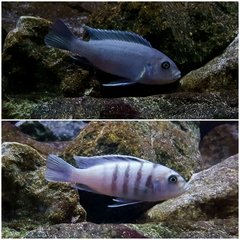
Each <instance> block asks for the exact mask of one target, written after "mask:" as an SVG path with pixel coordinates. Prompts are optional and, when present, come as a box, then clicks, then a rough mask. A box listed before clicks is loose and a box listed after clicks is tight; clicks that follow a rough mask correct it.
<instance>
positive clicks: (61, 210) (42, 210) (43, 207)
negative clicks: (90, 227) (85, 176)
mask: <svg viewBox="0 0 240 240" xmlns="http://www.w3.org/2000/svg"><path fill="white" fill-rule="evenodd" d="M44 172H45V158H44V157H43V156H42V155H40V154H39V153H38V151H36V150H35V149H33V148H32V147H30V146H28V145H24V144H20V143H16V142H15V143H14V142H12V143H11V142H4V143H3V144H2V204H3V206H4V209H3V213H2V220H3V222H4V226H6V227H10V228H14V229H21V231H24V229H25V228H26V227H29V226H28V224H26V223H27V222H28V221H29V220H28V219H29V218H30V219H31V220H32V221H33V223H35V225H40V224H43V223H60V222H78V221H80V222H81V221H84V219H85V211H84V210H83V209H82V208H81V207H80V205H79V199H78V194H77V193H76V191H74V190H71V189H69V186H68V185H67V184H54V183H51V184H50V183H49V184H48V183H47V182H46V180H45V179H44ZM24 224H25V225H26V226H25V225H24ZM25 230H26V229H25Z"/></svg>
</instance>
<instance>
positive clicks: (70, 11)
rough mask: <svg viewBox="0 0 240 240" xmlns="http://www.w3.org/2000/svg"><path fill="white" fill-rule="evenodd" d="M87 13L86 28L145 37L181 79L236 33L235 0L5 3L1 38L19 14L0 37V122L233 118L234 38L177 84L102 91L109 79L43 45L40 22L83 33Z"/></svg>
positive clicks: (43, 30)
mask: <svg viewBox="0 0 240 240" xmlns="http://www.w3.org/2000/svg"><path fill="white" fill-rule="evenodd" d="M53 9H54V11H53ZM49 12H51V14H49ZM52 12H54V13H52ZM90 12H91V13H92V15H91V16H90V19H89V25H91V26H93V27H102V28H104V27H105V28H109V29H110V28H114V29H122V30H131V31H134V32H137V33H139V34H141V35H143V36H144V37H146V38H147V39H148V40H149V41H150V42H151V43H152V45H153V47H155V48H157V49H160V50H161V51H163V52H164V53H166V54H167V55H169V56H170V57H171V58H173V59H174V61H176V62H177V63H178V64H179V66H180V68H181V71H182V73H183V75H185V74H186V73H188V72H189V71H191V70H193V69H197V68H199V67H201V66H203V65H204V64H206V63H207V62H209V61H210V60H211V59H214V58H215V57H216V56H219V55H220V54H222V52H223V51H224V49H226V47H227V46H228V45H229V44H230V43H231V42H232V41H233V40H234V38H235V37H236V35H237V30H238V21H237V18H238V12H237V3H235V2H229V3H227V2H226V3H225V2H223V3H175V2H169V3H160V2H159V3H149V2H148V3H142V2H141V3H135V2H129V3H126V2H123V3H95V4H94V3H56V5H55V4H52V3H43V4H39V3H33V2H32V3H4V4H3V25H4V26H3V29H4V31H3V33H4V35H6V33H7V32H8V31H9V29H11V27H10V26H13V22H14V23H15V22H16V20H17V19H18V18H19V17H20V18H19V20H18V23H17V26H16V28H15V29H14V30H11V31H10V32H8V34H7V36H6V38H5V37H4V38H5V41H4V47H3V56H2V62H3V77H2V89H3V104H2V109H3V118H4V119H30V118H31V119H32V118H37V119H43V118H48V119H59V118H61V119H65V118H68V119H70V118H71V119H72V118H76V119H79V118H80V119H87V118H90V119H94V118H97V119H99V118H104V119H106V118H107V119H116V118H117V119H126V118H133V119H140V118H146V119H150V118H151V119H152V118H153V119H155V118H160V119H162V118H164V119H204V118H207V119H213V118H214V119H218V118H221V119H229V118H231V119H233V118H234V119H237V118H238V98H237V97H238V90H237V87H236V84H237V77H236V76H237V75H236V73H237V70H236V69H237V68H236V65H237V64H236V62H237V61H236V58H237V57H236V53H235V52H234V55H233V56H234V58H232V57H229V56H231V53H232V52H233V51H234V49H236V46H235V45H236V44H237V43H236V41H234V42H233V44H231V45H230V46H229V47H228V48H227V50H226V51H225V53H224V54H223V55H222V56H221V58H215V59H214V60H212V61H210V63H211V64H210V63H209V64H207V65H205V66H204V67H202V68H201V69H198V70H196V71H197V72H196V71H192V72H191V73H189V74H188V75H187V76H185V77H184V78H183V80H182V81H181V82H180V83H179V82H176V83H174V84H169V85H166V86H144V85H141V84H138V85H137V84H136V85H135V86H129V87H123V88H104V87H102V86H101V83H102V82H107V81H109V75H106V74H103V73H99V71H96V72H97V74H94V73H95V71H93V70H92V69H91V70H90V71H89V69H86V68H85V69H84V68H82V67H80V66H79V63H77V62H76V61H74V60H72V59H71V57H70V56H71V54H69V53H66V52H65V51H61V50H58V49H54V48H50V47H47V46H46V45H45V44H44V41H43V39H44V36H45V35H46V34H47V32H48V29H49V26H50V24H51V22H50V21H48V20H46V19H49V20H55V19H56V18H62V19H64V21H65V22H66V23H67V24H68V25H69V26H70V28H71V30H72V31H73V32H74V33H77V36H82V34H83V31H82V28H81V27H80V25H81V24H82V23H87V21H88V19H87V18H88V16H89V13H90ZM176 13H177V14H176ZM31 14H32V15H33V16H39V17H29V15H31ZM24 15H25V16H24ZM26 15H28V17H27V16H26ZM8 16H10V18H9V19H8ZM74 16H78V17H74ZM79 16H80V17H79ZM99 16H100V17H99ZM45 18H46V19H45ZM119 19H121V21H119ZM149 23H151V24H149ZM220 59H221V61H220ZM223 59H224V61H223ZM207 66H208V67H207ZM216 67H218V70H216V69H215V68H216ZM206 68H207V70H209V71H208V75H206V74H207V73H206V74H202V75H201V77H202V76H203V78H200V77H199V75H200V73H199V72H201V71H202V70H206ZM211 68H213V69H211ZM198 71H199V72H198ZM93 72H94V73H93ZM196 73H197V74H196ZM197 76H198V78H197ZM190 78H191V81H190V80H189V81H190V82H191V84H190V83H189V81H188V80H187V79H190ZM195 79H196V81H195ZM209 79H210V80H211V81H210V83H209V82H207V81H208V80H209ZM219 79H221V81H218V80H219ZM181 84H182V86H181ZM192 84H193V85H192ZM190 85H191V86H190ZM226 86H227V87H226ZM199 89H200V90H199ZM183 90H184V91H191V92H182V91H183ZM202 91H203V92H204V93H202ZM205 91H208V92H205ZM199 92H201V93H199ZM166 93H167V94H166ZM149 96H151V97H149Z"/></svg>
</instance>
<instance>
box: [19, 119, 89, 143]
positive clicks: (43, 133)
mask: <svg viewBox="0 0 240 240" xmlns="http://www.w3.org/2000/svg"><path fill="white" fill-rule="evenodd" d="M86 124H87V123H85V122H83V121H18V122H17V123H16V124H15V125H16V126H17V127H18V128H19V129H20V130H21V131H22V132H24V133H26V134H28V135H30V136H32V137H33V138H34V139H36V140H38V141H44V142H49V141H57V140H58V141H69V140H72V139H74V138H75V137H76V136H77V135H78V134H79V132H80V131H81V129H82V128H84V127H85V126H86Z"/></svg>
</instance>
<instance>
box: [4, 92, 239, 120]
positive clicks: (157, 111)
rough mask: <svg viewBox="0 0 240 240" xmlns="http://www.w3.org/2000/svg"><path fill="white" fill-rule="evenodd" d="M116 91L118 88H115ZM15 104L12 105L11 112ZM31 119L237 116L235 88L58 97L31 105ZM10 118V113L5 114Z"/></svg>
mask: <svg viewBox="0 0 240 240" xmlns="http://www.w3.org/2000/svg"><path fill="white" fill-rule="evenodd" d="M115 91H119V89H117V90H115ZM18 109H19V107H18V106H15V110H14V111H15V112H16V111H17V112H18ZM30 117H31V118H34V119H39V118H42V119H44V118H47V119H52V118H54V119H63V118H67V119H89V118H90V119H99V118H101V119H189V118H190V119H237V118H238V91H237V90H234V91H225V92H216V93H201V94H200V93H176V94H162V95H159V96H151V97H122V98H113V99H109V98H107V99H106V98H98V99H95V98H90V97H82V98H71V99H70V98H65V99H64V98H58V99H55V100H52V101H49V102H45V103H41V104H38V105H37V106H36V105H34V106H33V107H32V108H31V113H30ZM7 118H11V113H10V114H9V113H8V115H7Z"/></svg>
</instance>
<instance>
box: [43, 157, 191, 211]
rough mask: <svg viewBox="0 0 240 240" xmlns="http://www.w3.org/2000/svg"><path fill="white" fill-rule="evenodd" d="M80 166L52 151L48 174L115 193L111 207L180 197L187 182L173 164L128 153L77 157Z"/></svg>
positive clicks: (54, 178)
mask: <svg viewBox="0 0 240 240" xmlns="http://www.w3.org/2000/svg"><path fill="white" fill-rule="evenodd" d="M74 159H75V161H76V165H77V168H75V167H73V166H72V165H70V164H69V163H67V162H65V161H64V160H63V159H61V158H60V157H58V156H55V155H49V156H48V158H47V169H46V172H45V178H46V180H48V181H53V182H69V183H72V184H75V186H76V188H78V189H81V190H85V191H89V192H94V193H98V194H104V195H108V196H113V197H115V198H114V199H113V200H114V201H115V203H114V204H113V205H109V207H120V206H126V205H130V204H136V203H140V202H155V201H156V202H157V201H162V200H166V199H169V198H173V197H176V196H178V195H180V194H182V193H183V192H184V191H185V190H186V186H187V182H186V181H185V180H184V178H183V177H181V176H180V175H179V174H178V173H177V172H175V171H173V170H172V169H170V168H167V167H165V166H162V165H160V164H155V163H152V162H149V161H147V160H144V159H140V158H136V157H131V156H124V155H103V156H93V157H79V156H75V157H74Z"/></svg>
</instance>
